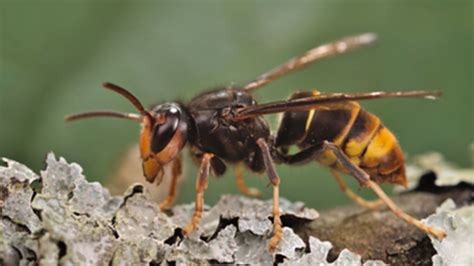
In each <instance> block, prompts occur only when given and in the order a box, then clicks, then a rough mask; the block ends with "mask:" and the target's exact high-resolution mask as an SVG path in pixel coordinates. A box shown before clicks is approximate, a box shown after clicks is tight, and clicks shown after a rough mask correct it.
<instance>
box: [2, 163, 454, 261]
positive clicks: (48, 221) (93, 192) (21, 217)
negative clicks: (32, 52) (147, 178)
mask: <svg viewBox="0 0 474 266" xmlns="http://www.w3.org/2000/svg"><path fill="white" fill-rule="evenodd" d="M4 161H5V162H6V166H0V214H1V220H0V226H1V230H0V264H2V265H17V264H21V265H26V264H30V263H34V264H36V263H39V264H42V265H56V264H75V265H104V264H111V265H119V264H123V263H126V264H128V265H149V264H157V263H163V262H175V263H176V264H190V263H196V264H209V263H230V264H263V265H270V264H273V263H275V262H282V263H286V264H298V265H313V264H315V263H319V264H322V265H361V264H362V262H361V256H359V255H358V254H355V253H353V252H351V251H349V250H347V249H346V250H343V251H342V252H341V253H340V254H339V255H338V257H337V258H336V261H334V262H331V263H330V262H328V259H327V256H328V252H329V250H330V249H331V243H329V242H322V241H320V240H319V239H317V238H314V237H309V239H306V240H307V243H305V241H303V239H302V238H300V236H298V235H297V234H295V230H298V228H300V227H301V226H302V225H303V226H304V225H306V224H309V223H310V222H312V221H314V220H315V219H317V218H318V216H319V214H318V212H317V211H316V210H314V209H310V208H306V207H305V206H304V204H303V203H301V202H296V203H292V202H289V201H287V200H285V199H281V202H280V206H281V213H282V220H283V222H284V228H283V239H282V241H281V243H280V245H279V246H278V247H277V249H276V251H275V253H273V254H271V253H269V251H268V249H267V246H268V241H269V239H270V237H271V235H272V217H271V216H272V214H271V209H272V202H271V200H268V201H261V200H256V199H248V198H245V197H241V196H229V195H226V196H222V198H221V199H220V201H219V202H218V203H217V204H216V205H215V206H213V207H209V206H205V210H204V214H203V219H202V221H201V225H200V227H199V229H198V230H196V231H195V232H194V233H193V234H191V235H190V236H189V237H186V238H183V236H182V234H181V228H182V227H183V226H184V225H185V224H186V223H187V222H188V221H189V219H190V218H191V216H192V213H193V210H194V205H193V204H185V205H180V206H176V207H174V208H173V209H172V210H171V211H170V212H167V213H164V212H161V211H160V209H159V207H158V205H157V203H156V202H155V201H154V200H150V197H149V196H148V195H147V192H146V191H145V189H144V187H143V186H141V185H139V184H137V185H134V186H132V187H131V188H130V189H129V190H128V191H127V192H126V193H125V194H124V195H123V196H115V197H114V196H111V195H110V193H109V192H108V190H106V189H105V188H103V187H102V185H100V184H99V183H97V182H88V181H87V180H86V178H85V177H84V175H83V174H82V168H81V167H80V166H79V165H78V164H75V163H71V164H70V163H67V162H66V160H64V159H63V158H60V159H56V158H55V156H54V155H53V154H49V155H48V157H47V160H46V163H47V167H46V169H45V170H44V171H42V172H41V175H40V176H38V175H36V174H35V173H34V172H33V171H31V170H30V169H28V168H27V167H26V166H24V165H22V164H19V163H17V162H14V161H11V160H7V159H4ZM34 182H39V187H40V188H38V189H37V190H36V192H35V191H34V190H33V189H32V187H33V183H34ZM308 227H309V226H308ZM448 237H449V236H448ZM307 245H308V246H307ZM440 250H441V249H440ZM381 264H383V263H382V262H380V261H366V262H365V263H364V265H381Z"/></svg>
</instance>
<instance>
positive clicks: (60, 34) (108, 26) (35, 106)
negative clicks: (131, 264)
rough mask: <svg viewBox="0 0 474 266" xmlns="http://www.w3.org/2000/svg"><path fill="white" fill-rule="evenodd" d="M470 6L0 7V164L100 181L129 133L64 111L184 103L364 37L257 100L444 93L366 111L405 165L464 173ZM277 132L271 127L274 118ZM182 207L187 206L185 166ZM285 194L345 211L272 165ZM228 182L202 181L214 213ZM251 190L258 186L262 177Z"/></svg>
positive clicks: (310, 172)
mask: <svg viewBox="0 0 474 266" xmlns="http://www.w3.org/2000/svg"><path fill="white" fill-rule="evenodd" d="M472 5H473V4H472V1H470V0H466V1H447V0H438V1H416V2H414V1H410V0H397V1H291V2H290V1H257V2H253V1H222V2H219V1H164V2H163V1H137V0H136V1H79V0H76V1H75V0H69V1H64V2H62V3H61V2H59V1H41V0H37V1H5V0H2V1H0V127H1V128H0V156H5V157H8V158H12V159H15V160H18V161H20V162H23V163H25V164H27V165H29V166H31V167H33V169H35V170H38V169H39V168H42V167H43V162H42V160H43V158H44V156H45V154H46V152H47V151H50V150H53V151H55V152H56V153H57V154H58V155H62V156H65V157H66V158H68V160H69V161H77V162H79V163H80V164H81V165H82V166H83V167H84V168H85V173H86V175H87V176H88V178H89V179H91V180H94V179H97V180H103V179H104V178H105V177H107V176H108V175H109V174H110V173H111V172H112V169H113V168H114V162H115V161H116V160H117V157H118V155H119V154H120V153H121V152H122V151H123V150H124V149H125V148H126V147H127V145H130V144H131V143H133V142H136V141H137V135H138V125H137V124H133V122H129V121H123V120H113V119H109V120H107V119H96V120H90V121H84V122H81V123H74V124H66V123H64V122H63V117H64V115H65V114H68V113H72V112H78V111H84V110H93V109H113V110H123V111H130V110H133V108H132V107H131V106H130V104H129V103H128V102H126V101H124V100H123V99H121V98H120V97H118V96H117V95H114V94H111V93H110V92H107V91H104V90H102V89H100V84H101V83H102V82H103V81H112V82H115V83H118V84H121V85H123V86H124V87H126V88H130V89H131V90H132V91H133V92H134V93H135V94H136V95H137V96H138V97H139V98H140V99H142V101H143V102H145V103H147V104H152V103H156V102H163V101H169V100H173V99H182V100H188V99H190V98H191V97H192V96H193V95H195V94H196V93H198V92H201V91H203V90H205V89H207V88H210V87H213V86H215V85H228V84H230V83H232V82H237V83H239V82H244V81H247V80H250V79H252V78H254V77H255V76H257V75H259V74H260V73H262V72H263V71H266V70H268V69H270V68H272V67H273V66H276V65H277V64H279V63H281V62H283V61H284V60H286V59H288V58H290V57H291V56H294V55H296V54H299V53H301V52H303V51H305V50H307V49H309V48H311V47H313V46H315V45H317V44H320V43H322V42H326V41H331V40H334V39H337V38H339V37H343V36H346V35H352V34H355V33H361V32H367V31H373V32H376V33H377V34H378V35H379V38H380V41H379V42H378V44H377V45H376V46H375V47H374V48H371V49H366V50H363V51H360V52H357V53H353V54H348V55H344V56H340V57H338V58H333V59H330V60H326V61H322V62H319V63H317V64H315V65H314V66H312V67H309V68H307V69H304V70H302V71H299V72H298V73H294V74H292V75H290V76H288V77H285V78H282V79H281V80H278V81H276V82H274V83H272V84H271V85H270V86H268V87H266V88H265V89H262V90H261V91H259V92H258V93H257V97H258V99H259V100H260V101H261V102H265V101H271V100H277V99H284V98H286V97H287V96H288V95H289V94H290V93H291V92H292V91H294V90H297V89H299V90H309V89H313V88H318V89H320V90H322V91H328V92H329V91H331V92H335V91H371V90H400V89H402V90H408V89H421V88H423V89H441V90H443V92H444V96H443V97H442V99H441V100H439V101H436V102H433V101H426V100H413V99H404V100H380V101H374V102H366V103H363V105H364V106H365V107H367V109H369V110H370V111H372V112H374V113H375V114H377V115H379V116H380V117H381V118H382V119H383V121H384V123H385V125H387V126H388V127H389V128H391V129H392V130H393V131H394V132H395V133H396V135H397V136H398V138H399V141H400V143H401V145H402V147H403V148H404V150H405V152H406V153H407V154H408V155H411V154H416V153H421V152H425V151H429V150H436V151H440V152H442V153H443V154H445V156H446V157H447V158H448V159H449V160H450V161H455V162H457V163H458V164H460V165H467V164H468V157H467V156H466V155H467V154H466V146H467V145H468V143H469V142H471V141H472V140H473V136H474V134H473V133H474V132H473V121H474V119H473V105H474V104H473V99H474V97H473V96H474V95H473V87H472V71H473V69H472V65H473V54H472V50H473V47H474V46H473V41H472V37H473V36H472V35H473V32H474V31H473V18H472V12H473V11H472V10H473V8H472ZM270 120H271V121H273V126H274V127H275V126H276V118H275V117H270ZM186 165H187V166H186V170H185V173H186V175H187V184H186V185H185V187H184V188H183V191H182V193H181V196H180V201H191V200H192V199H193V197H194V181H193V179H194V175H195V173H196V167H195V166H193V165H192V163H191V162H190V160H189V159H188V160H187V164H186ZM278 170H279V172H280V174H281V177H282V192H281V194H282V195H283V196H285V197H287V198H289V199H291V200H302V201H305V202H307V203H308V204H309V205H310V206H314V207H319V208H321V207H328V206H333V205H336V204H340V203H342V202H345V201H347V200H346V199H345V197H344V195H343V194H342V193H339V192H338V188H337V185H336V183H335V182H334V180H332V177H330V175H329V173H328V171H327V170H326V169H323V168H322V167H320V166H317V165H316V164H314V165H307V166H305V167H298V168H290V167H287V166H279V167H278ZM231 176H232V173H231V171H229V173H228V174H227V176H226V178H224V179H222V180H211V182H210V185H209V189H208V192H207V195H206V200H207V201H208V202H215V200H216V199H217V198H218V197H219V195H220V193H222V192H234V191H236V188H235V186H234V185H233V184H234V180H233V178H232V177H231ZM253 176H254V175H253V174H249V178H248V179H252V181H251V182H250V183H251V184H252V185H256V186H258V187H261V189H263V190H264V191H265V193H266V194H265V196H266V197H269V195H270V189H268V188H267V189H265V185H266V184H267V180H266V179H265V178H262V179H255V178H250V177H253Z"/></svg>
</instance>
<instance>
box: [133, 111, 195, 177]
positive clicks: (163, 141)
mask: <svg viewBox="0 0 474 266" xmlns="http://www.w3.org/2000/svg"><path fill="white" fill-rule="evenodd" d="M175 114H176V113H175V112H174V110H172V112H171V113H168V111H164V112H160V113H155V114H154V119H153V121H151V119H149V118H144V119H143V122H142V130H141V133H140V144H139V147H140V155H141V158H142V167H143V174H144V176H145V178H146V179H147V181H148V182H150V183H152V182H154V181H155V179H157V180H158V181H157V183H158V184H159V183H160V182H161V180H162V178H163V174H164V171H163V166H164V165H166V164H167V163H169V162H171V161H173V160H174V159H175V158H176V157H177V156H178V154H179V152H180V151H181V149H182V148H183V147H184V145H185V143H186V138H185V135H186V133H185V130H186V127H185V126H183V125H182V124H181V122H182V121H180V116H179V114H178V115H175Z"/></svg>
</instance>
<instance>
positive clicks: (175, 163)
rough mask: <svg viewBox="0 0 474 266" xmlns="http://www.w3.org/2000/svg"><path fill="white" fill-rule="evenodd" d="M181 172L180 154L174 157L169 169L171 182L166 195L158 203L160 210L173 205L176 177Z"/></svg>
mask: <svg viewBox="0 0 474 266" xmlns="http://www.w3.org/2000/svg"><path fill="white" fill-rule="evenodd" d="M181 173H182V166H181V156H178V157H177V158H176V159H174V161H173V166H172V169H171V175H172V176H171V184H170V190H169V192H168V197H166V199H165V200H164V201H163V202H161V203H160V209H161V210H167V209H169V208H171V206H173V202H174V200H175V199H176V188H177V183H178V177H179V176H180V175H181Z"/></svg>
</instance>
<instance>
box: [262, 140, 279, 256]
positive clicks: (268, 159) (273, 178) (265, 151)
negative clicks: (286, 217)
mask: <svg viewBox="0 0 474 266" xmlns="http://www.w3.org/2000/svg"><path fill="white" fill-rule="evenodd" d="M257 145H258V146H259V147H260V150H261V151H262V155H263V161H264V163H265V169H266V171H267V175H268V178H269V179H270V182H271V183H272V185H273V237H272V238H271V239H270V242H269V244H268V248H269V249H270V251H271V252H272V251H274V250H275V248H276V247H277V246H278V243H280V240H281V236H282V228H281V227H282V224H281V219H280V207H279V199H280V196H279V185H280V178H279V177H278V174H277V172H276V170H275V165H274V164H273V160H272V156H271V154H270V149H269V148H268V144H267V142H266V141H265V140H264V139H263V138H260V139H258V140H257Z"/></svg>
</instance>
